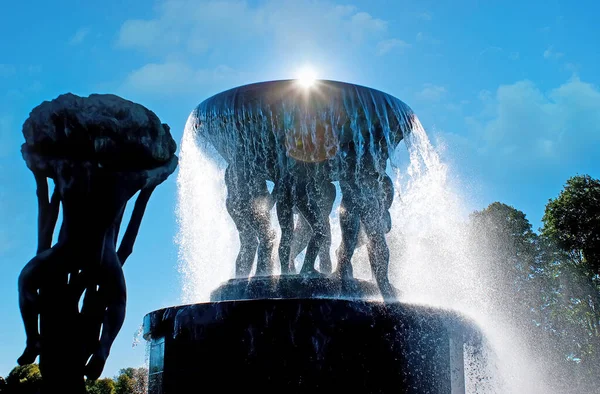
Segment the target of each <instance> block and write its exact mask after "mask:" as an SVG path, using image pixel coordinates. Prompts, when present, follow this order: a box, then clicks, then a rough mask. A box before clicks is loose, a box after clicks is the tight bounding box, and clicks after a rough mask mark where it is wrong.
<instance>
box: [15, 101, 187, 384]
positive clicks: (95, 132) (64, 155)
mask: <svg viewBox="0 0 600 394" xmlns="http://www.w3.org/2000/svg"><path fill="white" fill-rule="evenodd" d="M23 135H24V136H25V143H24V144H23V146H22V149H21V150H22V154H23V158H24V159H25V161H26V163H27V166H28V168H29V169H30V170H31V171H32V172H33V174H34V177H35V180H36V185H37V197H38V248H37V254H36V256H35V257H34V258H33V259H32V260H30V261H29V262H28V263H27V264H26V266H25V267H24V268H23V270H22V272H21V274H20V276H19V283H18V285H19V286H18V287H19V304H20V309H21V314H22V318H23V322H24V326H25V331H26V335H27V343H26V349H25V351H24V352H23V354H22V356H21V357H20V358H19V360H18V362H19V364H21V365H23V364H27V363H32V362H33V361H34V360H35V358H36V357H37V356H38V355H39V356H40V370H41V373H42V377H43V390H44V392H47V393H55V392H59V391H60V392H68V393H84V392H85V388H84V375H86V376H87V377H88V379H97V378H98V377H99V376H100V374H101V372H102V370H103V368H104V364H105V362H106V359H107V357H108V355H109V353H110V348H111V346H112V343H113V341H114V340H115V338H116V336H117V334H118V332H119V330H120V328H121V326H122V324H123V320H124V317H125V304H126V287H125V278H124V276H123V271H122V268H121V267H122V265H123V264H124V263H125V261H126V260H127V258H128V257H129V255H130V254H131V253H132V251H133V245H134V243H135V239H136V237H137V234H138V230H139V228H140V225H141V221H142V217H143V215H144V211H145V209H146V205H147V203H148V201H149V199H150V196H151V194H152V192H153V191H154V189H155V188H156V187H157V186H158V185H160V184H161V183H162V182H164V181H165V180H166V179H167V178H168V176H169V175H170V174H171V173H173V171H174V170H175V168H176V166H177V156H175V150H176V144H175V141H174V140H173V138H172V137H171V134H170V129H169V126H168V125H166V124H161V122H160V120H159V119H158V117H157V116H156V115H155V114H154V113H153V112H151V111H150V110H148V109H146V108H144V107H143V106H141V105H139V104H135V103H132V102H130V101H127V100H124V99H122V98H120V97H118V96H114V95H98V94H94V95H91V96H89V97H85V98H84V97H78V96H75V95H73V94H65V95H61V96H59V97H58V98H56V99H55V100H52V101H50V102H44V103H42V104H41V105H39V106H38V107H36V108H34V109H33V111H32V112H31V114H30V116H29V118H28V119H27V120H26V121H25V123H24V125H23ZM48 178H49V179H52V180H53V181H54V191H53V193H52V197H51V198H49V190H48V189H49V188H48ZM138 192H139V194H138V197H137V199H136V202H135V205H134V208H133V212H132V216H131V219H130V221H129V223H128V225H127V227H126V230H125V233H124V235H123V237H122V239H121V243H120V244H119V246H118V247H117V243H118V235H119V229H120V227H121V221H122V218H123V215H124V211H125V207H126V204H127V202H128V201H129V200H130V199H131V198H132V197H134V196H135V194H136V193H138ZM59 207H62V222H61V228H60V232H59V234H58V240H57V242H56V243H55V244H52V239H53V234H54V230H55V226H56V223H57V219H58V215H59ZM80 298H83V300H82V302H81V307H79V304H80ZM38 324H39V330H38Z"/></svg>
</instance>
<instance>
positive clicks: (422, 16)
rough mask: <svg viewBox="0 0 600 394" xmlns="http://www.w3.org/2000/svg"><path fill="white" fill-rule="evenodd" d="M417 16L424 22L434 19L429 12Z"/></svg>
mask: <svg viewBox="0 0 600 394" xmlns="http://www.w3.org/2000/svg"><path fill="white" fill-rule="evenodd" d="M415 16H416V17H417V18H419V19H421V20H424V21H430V20H431V19H433V18H432V17H431V14H430V13H429V12H418V13H417V14H416V15H415Z"/></svg>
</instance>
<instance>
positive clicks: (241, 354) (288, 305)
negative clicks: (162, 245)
mask: <svg viewBox="0 0 600 394" xmlns="http://www.w3.org/2000/svg"><path fill="white" fill-rule="evenodd" d="M268 280H270V281H274V280H275V281H276V279H273V278H269V279H268ZM286 280H289V279H286ZM298 280H300V279H298ZM241 283H242V282H239V281H238V282H236V283H233V284H232V283H229V284H227V285H225V287H227V286H228V285H229V286H233V287H234V288H237V289H238V290H239V289H240V286H241V287H242V288H243V284H241ZM263 284H264V283H263ZM287 285H290V283H287ZM236 286H237V287H236ZM275 286H276V284H275ZM331 288H333V289H339V288H338V287H336V285H335V284H333V285H332V286H331ZM222 290H227V288H225V289H223V288H221V291H220V292H219V291H217V292H215V293H213V297H215V296H216V295H220V296H223V294H227V293H226V292H223V291H222ZM229 290H231V292H233V293H235V291H233V289H232V288H229ZM231 292H230V293H229V294H232V293H231ZM469 330H470V329H469V327H468V323H466V322H465V321H464V320H463V319H462V318H461V317H460V316H459V315H456V314H453V313H451V312H448V311H442V310H438V309H433V308H428V307H423V306H415V305H408V304H403V303H399V302H394V303H382V302H381V301H369V300H358V299H355V300H350V299H333V298H279V299H253V300H250V299H246V300H236V301H231V300H230V301H216V302H208V303H201V304H194V305H183V306H177V307H172V308H166V309H161V310H157V311H154V312H152V313H150V314H148V315H146V317H145V320H144V337H145V338H146V339H147V340H148V341H149V342H150V389H149V393H150V394H174V393H192V392H201V391H206V390H207V389H208V388H209V387H211V388H212V389H208V390H207V391H216V390H217V388H218V390H219V391H224V392H237V391H239V392H242V391H243V392H255V390H260V391H259V392H261V393H271V392H273V393H275V392H286V393H332V392H362V393H388V392H390V393H391V392H394V393H452V394H456V393H464V369H463V367H464V366H463V360H462V355H463V343H464V340H465V335H466V333H467V332H468V331H469Z"/></svg>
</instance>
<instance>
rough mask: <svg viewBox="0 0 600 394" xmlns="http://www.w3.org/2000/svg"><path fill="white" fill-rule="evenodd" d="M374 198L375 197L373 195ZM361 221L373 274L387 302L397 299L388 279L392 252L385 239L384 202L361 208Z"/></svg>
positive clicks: (367, 203)
mask: <svg viewBox="0 0 600 394" xmlns="http://www.w3.org/2000/svg"><path fill="white" fill-rule="evenodd" d="M373 197H375V196H374V195H373ZM361 208H362V209H361V219H362V222H363V224H364V227H365V233H366V236H367V240H368V241H367V250H368V253H369V263H370V264H371V272H372V273H373V277H374V278H375V281H376V282H377V285H378V286H379V290H380V291H381V295H382V296H383V298H384V299H385V300H388V299H395V297H396V294H395V291H394V289H393V288H392V285H391V284H390V280H389V277H388V266H389V260H390V251H389V248H388V246H387V242H386V239H385V227H386V224H385V215H384V214H385V212H387V211H386V210H385V208H384V206H383V201H378V199H376V198H374V199H371V200H369V201H368V202H367V201H365V203H364V204H363V205H362V207H361Z"/></svg>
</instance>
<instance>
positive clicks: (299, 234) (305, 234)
mask: <svg viewBox="0 0 600 394" xmlns="http://www.w3.org/2000/svg"><path fill="white" fill-rule="evenodd" d="M311 236H312V229H311V228H310V224H308V222H307V221H306V219H304V216H302V215H298V221H297V224H296V226H295V227H294V236H293V238H292V244H291V246H290V259H291V260H292V261H294V260H295V259H296V257H298V255H299V254H300V253H301V252H302V251H303V250H304V249H306V246H307V245H308V243H309V242H310V238H311Z"/></svg>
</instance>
